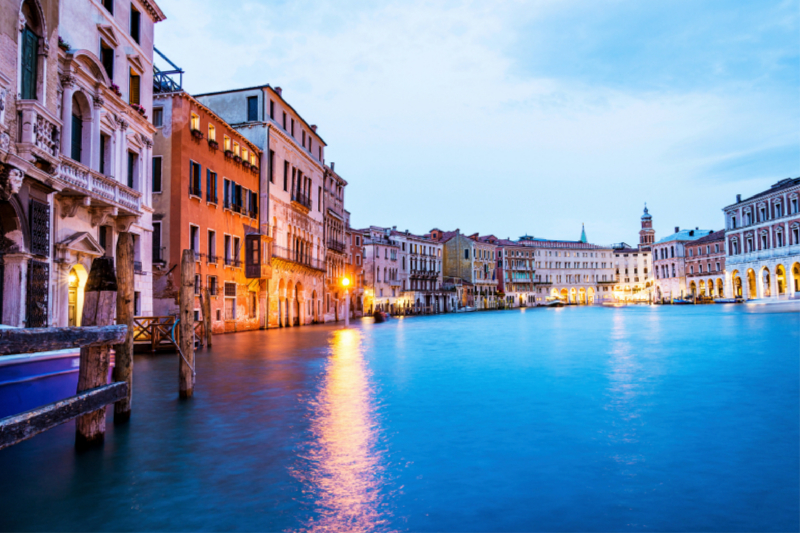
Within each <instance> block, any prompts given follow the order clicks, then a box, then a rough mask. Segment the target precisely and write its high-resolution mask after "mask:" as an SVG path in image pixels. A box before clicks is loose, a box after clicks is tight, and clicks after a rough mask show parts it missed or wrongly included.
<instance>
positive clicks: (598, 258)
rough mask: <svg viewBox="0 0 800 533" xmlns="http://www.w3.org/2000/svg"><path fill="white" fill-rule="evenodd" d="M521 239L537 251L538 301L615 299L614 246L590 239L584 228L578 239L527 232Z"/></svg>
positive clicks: (539, 302) (600, 300)
mask: <svg viewBox="0 0 800 533" xmlns="http://www.w3.org/2000/svg"><path fill="white" fill-rule="evenodd" d="M519 242H520V244H523V245H524V246H526V247H528V248H529V249H531V250H532V251H533V254H534V259H535V268H536V276H535V280H536V281H535V287H536V294H535V299H536V304H537V305H542V304H545V303H547V302H548V301H555V300H560V301H562V302H564V303H569V304H578V305H592V304H598V303H603V302H606V301H611V300H613V298H614V295H613V291H612V288H613V286H614V283H615V274H614V269H613V261H612V260H613V258H612V249H611V248H610V247H607V246H600V245H597V244H591V243H589V242H587V239H586V232H585V230H584V229H582V230H581V239H580V240H578V241H561V240H552V239H539V238H535V237H532V236H529V235H525V236H523V237H520V239H519Z"/></svg>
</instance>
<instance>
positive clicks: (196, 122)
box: [189, 113, 200, 131]
mask: <svg viewBox="0 0 800 533" xmlns="http://www.w3.org/2000/svg"><path fill="white" fill-rule="evenodd" d="M189 128H191V129H192V130H195V131H200V117H198V116H197V113H192V118H191V119H190V122H189Z"/></svg>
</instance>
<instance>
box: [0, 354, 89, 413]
mask: <svg viewBox="0 0 800 533" xmlns="http://www.w3.org/2000/svg"><path fill="white" fill-rule="evenodd" d="M79 368H80V349H79V348H74V349H70V350H56V351H52V352H37V353H27V354H19V355H4V356H2V357H0V418H4V417H6V416H11V415H15V414H18V413H22V412H24V411H28V410H30V409H35V408H36V407H39V406H41V405H45V404H48V403H51V402H57V401H59V400H63V399H64V398H68V397H70V396H74V395H75V392H76V391H77V390H78V369H79Z"/></svg>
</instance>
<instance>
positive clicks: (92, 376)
mask: <svg viewBox="0 0 800 533" xmlns="http://www.w3.org/2000/svg"><path fill="white" fill-rule="evenodd" d="M116 306H117V277H116V275H115V274H114V259H113V258H111V257H98V258H96V259H95V260H94V261H93V262H92V268H91V271H90V272H89V279H88V280H87V281H86V288H85V289H84V297H83V320H82V325H83V326H110V325H111V324H113V322H114V317H115V316H116ZM110 352H111V346H109V345H105V346H89V347H83V348H81V358H80V365H81V366H80V369H79V370H78V393H81V392H83V391H87V390H89V389H94V388H96V387H99V386H101V385H105V384H106V383H107V381H108V365H109V362H110V361H109V360H110ZM105 432H106V408H105V407H103V408H102V409H98V410H97V411H93V412H91V413H89V414H86V415H83V416H81V417H79V418H78V420H77V421H76V423H75V447H76V448H78V449H85V448H88V447H90V446H92V445H95V444H101V443H102V442H103V438H104V437H105Z"/></svg>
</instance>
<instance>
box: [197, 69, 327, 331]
mask: <svg viewBox="0 0 800 533" xmlns="http://www.w3.org/2000/svg"><path fill="white" fill-rule="evenodd" d="M196 98H197V100H198V101H200V102H201V103H202V104H204V105H205V106H207V107H208V108H209V109H211V110H212V111H213V112H214V113H216V114H217V115H219V116H220V117H221V118H222V119H223V120H225V121H226V122H228V123H229V124H230V125H231V126H232V127H233V128H235V129H236V130H237V131H239V132H240V133H241V134H242V135H244V136H245V137H247V138H248V139H249V140H250V141H251V142H252V143H253V144H255V145H256V146H257V147H258V148H260V149H261V150H262V151H263V152H264V158H265V159H266V164H265V165H263V166H262V168H261V188H260V195H261V208H260V209H261V213H260V215H261V218H260V224H261V228H260V232H261V234H262V235H265V236H269V237H270V238H271V239H272V244H271V250H272V253H271V256H272V257H271V265H272V279H271V280H270V281H269V282H268V302H269V311H268V327H286V326H302V325H307V324H312V323H318V322H322V321H323V316H322V315H323V308H322V305H323V295H324V291H325V273H326V270H327V265H326V260H325V256H326V243H325V233H324V214H323V199H322V194H323V193H322V191H323V185H324V177H325V170H324V166H323V165H324V154H325V141H323V140H322V138H321V137H320V136H319V135H318V134H317V127H316V126H315V125H309V124H308V123H307V122H306V121H305V120H304V119H303V118H302V117H301V116H300V114H299V113H298V112H297V111H296V110H295V109H294V108H293V107H292V106H291V105H289V103H288V102H287V101H286V100H285V99H284V98H283V91H282V90H281V88H280V87H275V88H273V87H271V86H269V85H262V86H258V87H251V88H247V89H236V90H230V91H222V92H218V93H210V94H204V95H197V96H196ZM265 206H268V207H265Z"/></svg>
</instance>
